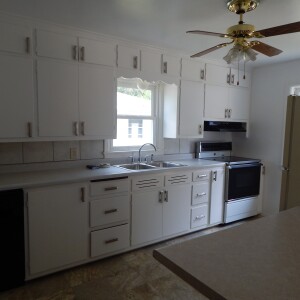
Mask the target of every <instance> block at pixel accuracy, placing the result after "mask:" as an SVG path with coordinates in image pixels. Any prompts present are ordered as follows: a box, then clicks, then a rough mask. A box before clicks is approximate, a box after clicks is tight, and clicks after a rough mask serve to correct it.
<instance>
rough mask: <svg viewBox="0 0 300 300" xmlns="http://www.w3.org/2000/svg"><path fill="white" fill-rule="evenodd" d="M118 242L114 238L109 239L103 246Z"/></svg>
mask: <svg viewBox="0 0 300 300" xmlns="http://www.w3.org/2000/svg"><path fill="white" fill-rule="evenodd" d="M118 240H119V239H118V238H114V239H111V240H107V241H105V244H111V243H115V242H117V241H118Z"/></svg>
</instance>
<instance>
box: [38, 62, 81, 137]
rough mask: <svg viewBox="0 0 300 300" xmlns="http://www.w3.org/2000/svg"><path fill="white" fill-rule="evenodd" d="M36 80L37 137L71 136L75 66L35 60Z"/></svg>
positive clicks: (74, 116)
mask: <svg viewBox="0 0 300 300" xmlns="http://www.w3.org/2000/svg"><path fill="white" fill-rule="evenodd" d="M37 79H38V85H37V87H38V122H39V136H47V137H70V136H74V135H75V134H76V124H77V122H78V91H77V86H78V66H77V64H73V63H67V62H59V61H47V60H39V61H38V62H37Z"/></svg>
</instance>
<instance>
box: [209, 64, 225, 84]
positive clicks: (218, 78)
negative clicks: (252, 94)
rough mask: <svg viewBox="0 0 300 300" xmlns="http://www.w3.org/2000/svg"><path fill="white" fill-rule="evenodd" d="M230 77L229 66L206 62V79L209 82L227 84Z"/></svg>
mask: <svg viewBox="0 0 300 300" xmlns="http://www.w3.org/2000/svg"><path fill="white" fill-rule="evenodd" d="M229 79H230V68H228V67H223V66H217V65H212V64H206V81H207V82H209V83H217V84H222V85H228V84H229Z"/></svg>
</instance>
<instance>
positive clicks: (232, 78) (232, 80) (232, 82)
mask: <svg viewBox="0 0 300 300" xmlns="http://www.w3.org/2000/svg"><path fill="white" fill-rule="evenodd" d="M231 84H234V74H233V75H231Z"/></svg>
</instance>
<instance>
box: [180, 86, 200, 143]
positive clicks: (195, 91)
mask: <svg viewBox="0 0 300 300" xmlns="http://www.w3.org/2000/svg"><path fill="white" fill-rule="evenodd" d="M203 110H204V84H203V83H201V82H195V81H186V80H181V88H180V125H179V134H180V137H197V138H200V137H203Z"/></svg>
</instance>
